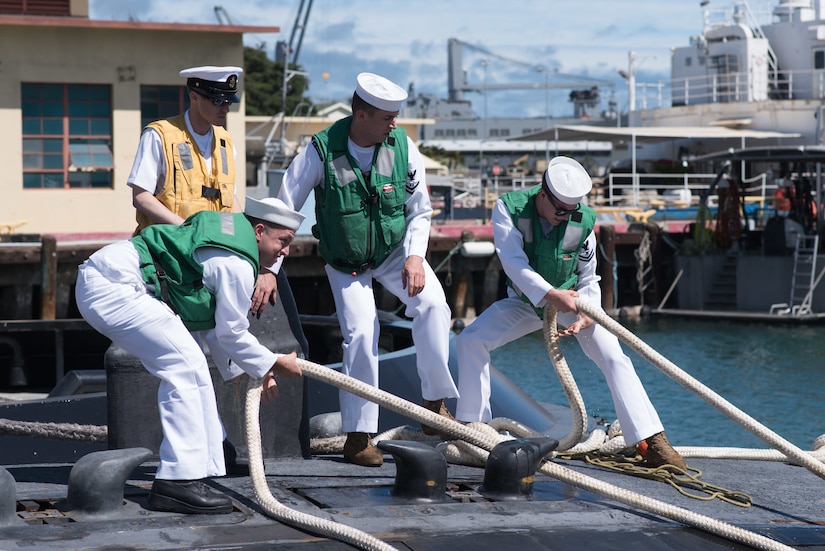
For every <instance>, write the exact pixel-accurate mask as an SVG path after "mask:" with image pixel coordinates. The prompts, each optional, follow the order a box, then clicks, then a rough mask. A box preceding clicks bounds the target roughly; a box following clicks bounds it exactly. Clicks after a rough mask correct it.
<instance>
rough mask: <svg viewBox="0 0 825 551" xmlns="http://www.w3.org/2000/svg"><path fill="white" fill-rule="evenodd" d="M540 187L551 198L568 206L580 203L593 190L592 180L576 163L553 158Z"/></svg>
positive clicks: (561, 158)
mask: <svg viewBox="0 0 825 551" xmlns="http://www.w3.org/2000/svg"><path fill="white" fill-rule="evenodd" d="M541 184H542V187H544V190H545V191H546V192H548V193H552V194H553V197H555V198H556V199H558V200H559V201H561V202H562V203H566V204H568V205H575V204H577V203H581V200H582V199H584V196H585V195H587V194H588V193H590V190H591V189H593V180H592V179H591V178H590V175H589V174H588V173H587V171H586V170H585V169H584V167H583V166H582V165H580V164H579V162H578V161H576V160H574V159H571V158H570V157H561V156H560V157H554V158H553V159H552V160H551V161H550V164H548V165H547V170H546V171H545V172H544V178H542V182H541Z"/></svg>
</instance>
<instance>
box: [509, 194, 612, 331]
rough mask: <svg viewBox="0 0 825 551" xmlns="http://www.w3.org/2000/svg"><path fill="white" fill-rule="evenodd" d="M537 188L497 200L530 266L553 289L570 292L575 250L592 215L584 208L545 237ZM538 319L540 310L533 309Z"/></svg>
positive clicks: (574, 276)
mask: <svg viewBox="0 0 825 551" xmlns="http://www.w3.org/2000/svg"><path fill="white" fill-rule="evenodd" d="M539 191H541V186H536V187H534V188H531V189H528V190H526V191H513V192H511V193H507V194H505V195H503V196H502V197H501V200H502V202H503V203H504V205H505V206H506V207H507V210H508V212H509V213H510V218H511V219H512V221H513V226H515V227H516V228H518V229H519V231H520V232H521V234H522V235H523V236H524V252H525V253H527V258H528V260H529V262H530V266H531V267H532V268H533V269H534V270H535V271H536V272H537V273H538V274H539V275H541V277H543V278H544V279H545V280H546V281H547V282H548V283H550V284H551V285H552V286H553V287H555V288H556V289H570V288H572V287H574V286H575V285H576V282H577V281H578V276H577V274H576V267H577V266H578V261H579V250H580V249H581V247H582V245H583V244H584V242H585V241H586V240H587V236H588V235H590V232H592V231H593V228H594V227H595V225H596V212H595V211H594V210H593V209H591V208H590V207H588V206H586V205H581V206H580V207H579V210H578V211H576V212H574V213H572V214H571V215H570V216H569V217H568V220H566V221H564V222H562V223H561V224H559V225H558V226H556V227H555V228H553V230H552V231H551V232H550V235H549V236H547V237H545V235H544V232H543V230H542V226H541V222H540V219H539V215H538V211H537V210H536V196H537V195H538V193H539ZM507 285H509V286H510V287H511V288H512V289H513V290H514V291H516V293H518V295H519V296H520V297H521V299H522V300H523V301H525V302H527V303H528V304H529V303H530V300H529V299H528V298H527V297H526V296H525V295H524V293H522V292H521V290H520V289H518V288H517V287H516V285H515V284H514V283H513V281H512V280H511V279H510V278H507ZM535 310H536V313H537V314H538V315H539V316H541V315H542V310H543V308H535Z"/></svg>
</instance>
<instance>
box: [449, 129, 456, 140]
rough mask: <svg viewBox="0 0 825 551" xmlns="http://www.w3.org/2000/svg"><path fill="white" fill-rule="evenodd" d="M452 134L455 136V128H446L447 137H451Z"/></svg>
mask: <svg viewBox="0 0 825 551" xmlns="http://www.w3.org/2000/svg"><path fill="white" fill-rule="evenodd" d="M453 136H455V130H454V129H452V128H448V129H447V137H448V138H452V137H453Z"/></svg>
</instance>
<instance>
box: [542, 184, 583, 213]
mask: <svg viewBox="0 0 825 551" xmlns="http://www.w3.org/2000/svg"><path fill="white" fill-rule="evenodd" d="M544 193H545V194H546V195H547V198H548V199H549V200H550V204H551V205H553V208H554V209H556V216H558V217H562V216H567V215H568V214H573V213H574V212H576V211H577V210H579V205H580V203H576V206H575V207H573V208H572V209H565V208H562V207H560V206H559V205H558V203H556V199H555V198H554V197H553V194H552V193H550V192H548V191H547V190H544Z"/></svg>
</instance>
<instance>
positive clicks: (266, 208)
mask: <svg viewBox="0 0 825 551" xmlns="http://www.w3.org/2000/svg"><path fill="white" fill-rule="evenodd" d="M244 214H246V215H247V216H251V217H252V218H257V219H258V220H266V221H267V222H271V223H273V224H278V225H279V226H283V227H285V228H289V229H290V230H294V231H298V228H300V227H301V222H303V221H304V218H305V216H304V215H303V214H301V213H300V212H298V211H295V210H292V209H291V208H289V207H288V206H286V203H284V202H283V201H281V200H280V199H277V198H275V197H265V198H263V199H253V198H252V197H249V196H247V197H246V208H245V209H244Z"/></svg>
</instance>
